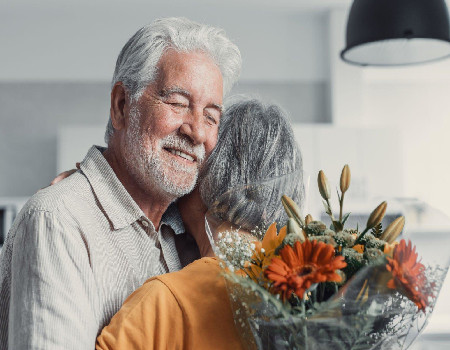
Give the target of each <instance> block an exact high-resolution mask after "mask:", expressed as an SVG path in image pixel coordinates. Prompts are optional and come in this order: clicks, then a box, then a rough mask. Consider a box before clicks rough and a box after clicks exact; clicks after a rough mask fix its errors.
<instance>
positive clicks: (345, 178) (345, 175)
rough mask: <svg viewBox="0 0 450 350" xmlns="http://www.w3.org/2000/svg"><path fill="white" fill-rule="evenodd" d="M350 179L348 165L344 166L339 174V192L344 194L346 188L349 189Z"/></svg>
mask: <svg viewBox="0 0 450 350" xmlns="http://www.w3.org/2000/svg"><path fill="white" fill-rule="evenodd" d="M350 179H351V174H350V168H349V166H348V164H345V165H344V168H343V169H342V173H341V192H342V193H345V192H346V191H347V190H348V188H349V187H350Z"/></svg>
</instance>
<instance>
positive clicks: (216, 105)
mask: <svg viewBox="0 0 450 350" xmlns="http://www.w3.org/2000/svg"><path fill="white" fill-rule="evenodd" d="M211 106H212V107H213V108H215V109H218V110H219V112H220V113H223V105H219V104H217V103H213V104H211Z"/></svg>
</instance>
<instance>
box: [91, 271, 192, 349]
mask: <svg viewBox="0 0 450 350" xmlns="http://www.w3.org/2000/svg"><path fill="white" fill-rule="evenodd" d="M184 334H185V329H184V320H183V312H182V309H181V308H180V306H179V304H178V302H177V300H176V298H175V296H174V295H173V294H172V292H171V291H170V289H169V288H167V286H166V285H165V284H164V283H163V282H161V281H160V280H158V279H151V280H149V281H147V282H146V283H145V284H144V285H143V286H142V287H140V288H139V289H137V290H136V291H135V292H134V293H132V294H131V295H130V296H129V297H128V298H127V300H125V302H124V304H123V306H122V308H121V309H120V310H119V311H118V312H117V314H116V315H114V317H113V318H112V319H111V322H110V324H109V325H108V326H106V327H105V328H103V330H102V332H101V333H100V335H99V336H98V338H97V344H96V350H107V349H108V350H113V349H148V350H151V349H155V350H157V349H182V348H183V338H184Z"/></svg>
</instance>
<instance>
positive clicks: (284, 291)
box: [264, 240, 347, 300]
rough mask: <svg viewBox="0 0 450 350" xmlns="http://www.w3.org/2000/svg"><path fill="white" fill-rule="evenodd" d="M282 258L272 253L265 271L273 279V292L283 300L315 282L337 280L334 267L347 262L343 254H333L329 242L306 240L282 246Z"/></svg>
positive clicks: (339, 278)
mask: <svg viewBox="0 0 450 350" xmlns="http://www.w3.org/2000/svg"><path fill="white" fill-rule="evenodd" d="M280 255H281V259H280V258H277V257H274V258H273V259H272V263H271V264H270V265H269V267H268V268H267V269H266V270H265V272H264V274H265V275H266V277H267V278H268V279H270V280H271V281H273V288H274V290H275V292H276V293H279V294H281V297H282V299H283V300H286V299H289V298H290V297H291V295H292V293H295V294H297V296H298V297H299V298H300V299H302V298H303V295H304V293H305V291H306V290H307V289H308V288H310V287H311V285H313V284H314V283H319V282H340V281H341V279H342V278H341V276H340V275H339V274H338V273H337V272H336V270H339V269H342V268H344V267H346V266H347V263H346V262H345V260H344V257H343V256H335V254H334V247H333V246H332V245H331V244H326V243H324V242H317V241H316V240H314V241H309V240H306V241H305V242H303V243H300V242H295V244H294V248H292V247H291V246H290V245H287V246H285V247H284V248H283V249H281V251H280Z"/></svg>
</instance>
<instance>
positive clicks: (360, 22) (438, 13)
mask: <svg viewBox="0 0 450 350" xmlns="http://www.w3.org/2000/svg"><path fill="white" fill-rule="evenodd" d="M346 45H347V47H346V48H345V49H344V50H343V51H342V52H341V58H342V59H343V60H344V61H345V62H348V63H351V64H356V65H360V66H398V65H409V64H417V63H424V62H430V61H434V60H438V59H442V58H445V57H450V25H449V16H448V10H447V5H446V4H445V0H354V2H353V5H352V7H351V10H350V15H349V17H348V22H347V42H346Z"/></svg>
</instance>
